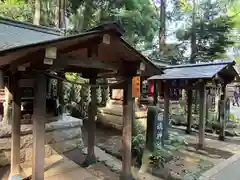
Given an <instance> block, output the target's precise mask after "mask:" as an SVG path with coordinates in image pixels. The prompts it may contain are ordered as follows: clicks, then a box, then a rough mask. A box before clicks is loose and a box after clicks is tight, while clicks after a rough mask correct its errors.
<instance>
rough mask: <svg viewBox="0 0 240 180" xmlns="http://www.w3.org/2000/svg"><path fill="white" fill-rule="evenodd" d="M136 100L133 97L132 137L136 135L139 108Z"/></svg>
mask: <svg viewBox="0 0 240 180" xmlns="http://www.w3.org/2000/svg"><path fill="white" fill-rule="evenodd" d="M136 104H137V102H136V98H135V97H132V135H136V114H135V110H136V108H137V105H136Z"/></svg>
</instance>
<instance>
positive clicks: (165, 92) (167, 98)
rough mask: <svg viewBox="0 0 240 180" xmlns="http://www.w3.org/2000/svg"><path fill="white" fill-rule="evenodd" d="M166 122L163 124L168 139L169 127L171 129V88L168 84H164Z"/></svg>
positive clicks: (164, 134)
mask: <svg viewBox="0 0 240 180" xmlns="http://www.w3.org/2000/svg"><path fill="white" fill-rule="evenodd" d="M163 119H164V122H163V137H164V139H165V140H166V139H168V127H169V87H168V83H167V82H165V83H164V118H163Z"/></svg>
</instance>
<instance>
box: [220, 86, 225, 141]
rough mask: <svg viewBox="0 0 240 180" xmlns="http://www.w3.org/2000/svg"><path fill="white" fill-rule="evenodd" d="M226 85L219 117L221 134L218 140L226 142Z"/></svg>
mask: <svg viewBox="0 0 240 180" xmlns="http://www.w3.org/2000/svg"><path fill="white" fill-rule="evenodd" d="M226 94H227V93H226V84H223V85H222V95H221V99H220V109H219V110H220V116H219V123H220V133H219V137H218V139H219V140H220V141H224V139H225V126H226V125H225V124H226V123H225V106H226V99H227V97H226Z"/></svg>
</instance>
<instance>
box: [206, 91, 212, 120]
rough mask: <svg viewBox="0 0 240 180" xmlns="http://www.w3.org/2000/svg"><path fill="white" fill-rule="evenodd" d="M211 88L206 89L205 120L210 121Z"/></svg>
mask: <svg viewBox="0 0 240 180" xmlns="http://www.w3.org/2000/svg"><path fill="white" fill-rule="evenodd" d="M210 107H211V106H210V90H209V89H208V90H206V113H205V120H206V121H208V116H209V110H208V109H209V108H210Z"/></svg>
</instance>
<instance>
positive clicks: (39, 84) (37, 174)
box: [32, 72, 47, 180]
mask: <svg viewBox="0 0 240 180" xmlns="http://www.w3.org/2000/svg"><path fill="white" fill-rule="evenodd" d="M46 85H47V81H46V76H45V75H44V74H42V73H40V72H38V73H36V76H35V87H34V106H33V117H32V119H33V159H32V179H33V180H43V179H44V157H45V147H44V146H45V121H46V117H45V116H46V95H47V93H46V92H47V88H46Z"/></svg>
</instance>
